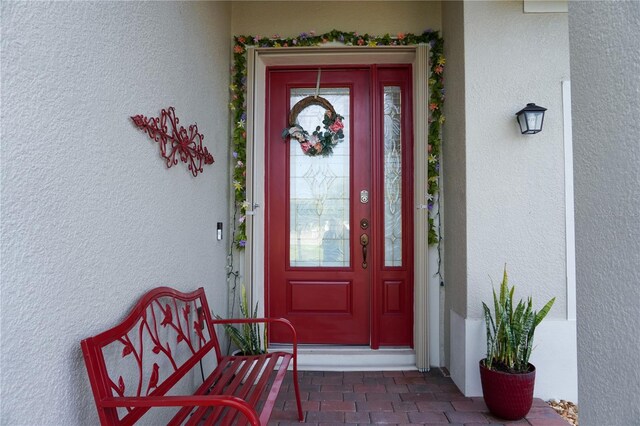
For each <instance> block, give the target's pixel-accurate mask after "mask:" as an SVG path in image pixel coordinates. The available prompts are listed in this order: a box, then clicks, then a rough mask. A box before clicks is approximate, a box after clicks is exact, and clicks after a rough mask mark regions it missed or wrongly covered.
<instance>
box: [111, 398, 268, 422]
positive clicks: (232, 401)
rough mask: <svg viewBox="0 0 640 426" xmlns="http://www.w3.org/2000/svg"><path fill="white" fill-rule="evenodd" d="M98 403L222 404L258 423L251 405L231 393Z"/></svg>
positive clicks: (114, 405)
mask: <svg viewBox="0 0 640 426" xmlns="http://www.w3.org/2000/svg"><path fill="white" fill-rule="evenodd" d="M100 404H101V405H102V406H104V407H109V408H118V407H123V408H132V407H149V408H150V407H215V406H224V407H230V408H234V409H236V410H238V411H240V412H241V413H242V414H244V416H245V417H246V418H247V420H248V421H249V423H251V424H252V425H253V426H259V425H260V419H259V417H258V414H257V413H256V411H255V410H254V409H253V407H251V405H249V404H248V403H247V402H246V401H244V400H242V399H240V398H238V397H236V396H232V395H189V396H187V395H184V396H182V395H181V396H143V397H135V396H132V397H113V398H104V399H103V400H101V401H100Z"/></svg>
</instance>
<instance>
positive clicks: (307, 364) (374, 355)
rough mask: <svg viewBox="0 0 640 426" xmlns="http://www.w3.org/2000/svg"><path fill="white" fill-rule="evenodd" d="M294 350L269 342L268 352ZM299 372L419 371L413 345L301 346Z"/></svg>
mask: <svg viewBox="0 0 640 426" xmlns="http://www.w3.org/2000/svg"><path fill="white" fill-rule="evenodd" d="M279 350H289V351H290V350H291V345H270V347H269V351H279ZM298 370H299V371H408V370H416V354H415V351H414V350H413V349H410V348H381V349H376V350H373V349H371V348H369V347H365V346H323V345H318V346H316V345H303V346H300V345H299V346H298Z"/></svg>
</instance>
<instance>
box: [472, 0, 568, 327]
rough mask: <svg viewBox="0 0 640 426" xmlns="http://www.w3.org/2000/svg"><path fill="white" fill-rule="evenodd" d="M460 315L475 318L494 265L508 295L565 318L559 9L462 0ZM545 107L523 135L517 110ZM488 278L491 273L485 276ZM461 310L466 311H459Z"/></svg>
mask: <svg viewBox="0 0 640 426" xmlns="http://www.w3.org/2000/svg"><path fill="white" fill-rule="evenodd" d="M464 13H465V52H466V54H465V75H466V80H465V82H466V91H465V99H466V129H467V132H466V153H467V168H466V171H467V180H466V182H467V218H468V220H467V243H468V244H467V250H468V252H467V262H468V268H467V273H468V286H467V289H468V296H467V312H466V316H467V317H474V318H480V317H481V311H482V307H481V305H480V302H479V301H481V300H485V301H487V300H491V281H490V279H493V283H494V284H495V285H498V284H499V282H500V281H499V280H500V278H501V272H502V268H503V266H504V264H505V263H507V267H508V271H509V273H510V276H511V277H512V279H513V281H512V283H513V284H516V286H517V289H516V297H518V296H519V297H526V296H528V295H531V296H532V297H533V301H534V304H535V305H536V306H537V307H541V306H542V305H543V304H544V303H545V302H546V301H547V300H549V299H550V298H551V297H554V296H555V297H556V304H555V305H554V307H553V310H552V311H551V313H550V314H549V317H550V318H564V317H565V316H566V270H565V260H566V259H565V227H564V225H565V223H564V222H565V218H564V148H563V124H562V92H561V81H562V80H563V79H568V78H569V56H568V52H569V45H568V43H569V39H568V30H567V15H566V14H561V13H558V14H524V13H523V12H522V4H521V3H520V2H475V1H471V2H465V11H464ZM528 102H535V103H536V104H538V105H542V106H544V107H546V108H548V111H547V113H546V115H545V121H544V130H543V131H542V132H541V133H539V134H537V135H521V134H520V132H519V130H518V126H517V124H516V122H515V115H514V114H515V113H516V112H517V111H518V110H520V109H521V108H523V107H524V106H525V105H526V104H527V103H528ZM490 277H491V278H490ZM463 314H464V313H463Z"/></svg>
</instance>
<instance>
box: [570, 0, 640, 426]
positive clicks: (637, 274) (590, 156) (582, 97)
mask: <svg viewBox="0 0 640 426" xmlns="http://www.w3.org/2000/svg"><path fill="white" fill-rule="evenodd" d="M638 28H640V3H638V2H635V1H632V2H569V36H570V42H571V43H570V44H571V74H572V77H573V82H572V92H573V99H572V106H573V142H574V167H575V200H576V201H575V212H576V267H577V300H578V304H577V305H578V306H577V318H578V349H579V359H578V361H579V362H578V373H579V376H578V377H579V391H580V402H581V404H580V424H581V425H585V426H591V425H603V424H607V425H631V424H638V419H640V405H639V404H638V395H640V373H639V372H638V368H637V366H638V365H639V364H640V354H639V352H638V348H640V333H638V329H640V311H639V310H638V301H639V300H640V285H639V284H640V171H639V170H640V169H639V168H638V166H639V165H640V142H639V135H640V124H639V122H638V116H639V115H640V31H638ZM603 64H604V66H603Z"/></svg>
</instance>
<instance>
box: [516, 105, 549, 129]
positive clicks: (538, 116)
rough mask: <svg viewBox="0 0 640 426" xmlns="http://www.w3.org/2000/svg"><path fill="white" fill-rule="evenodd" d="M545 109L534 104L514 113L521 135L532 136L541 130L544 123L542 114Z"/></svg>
mask: <svg viewBox="0 0 640 426" xmlns="http://www.w3.org/2000/svg"><path fill="white" fill-rule="evenodd" d="M546 110H547V109H546V108H543V107H541V106H538V105H536V104H527V106H526V107H524V108H522V109H521V110H520V111H518V112H517V113H516V117H517V119H518V124H519V125H520V131H521V132H522V134H523V135H533V134H535V133H538V132H539V131H541V130H542V122H543V121H544V112H545V111H546Z"/></svg>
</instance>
